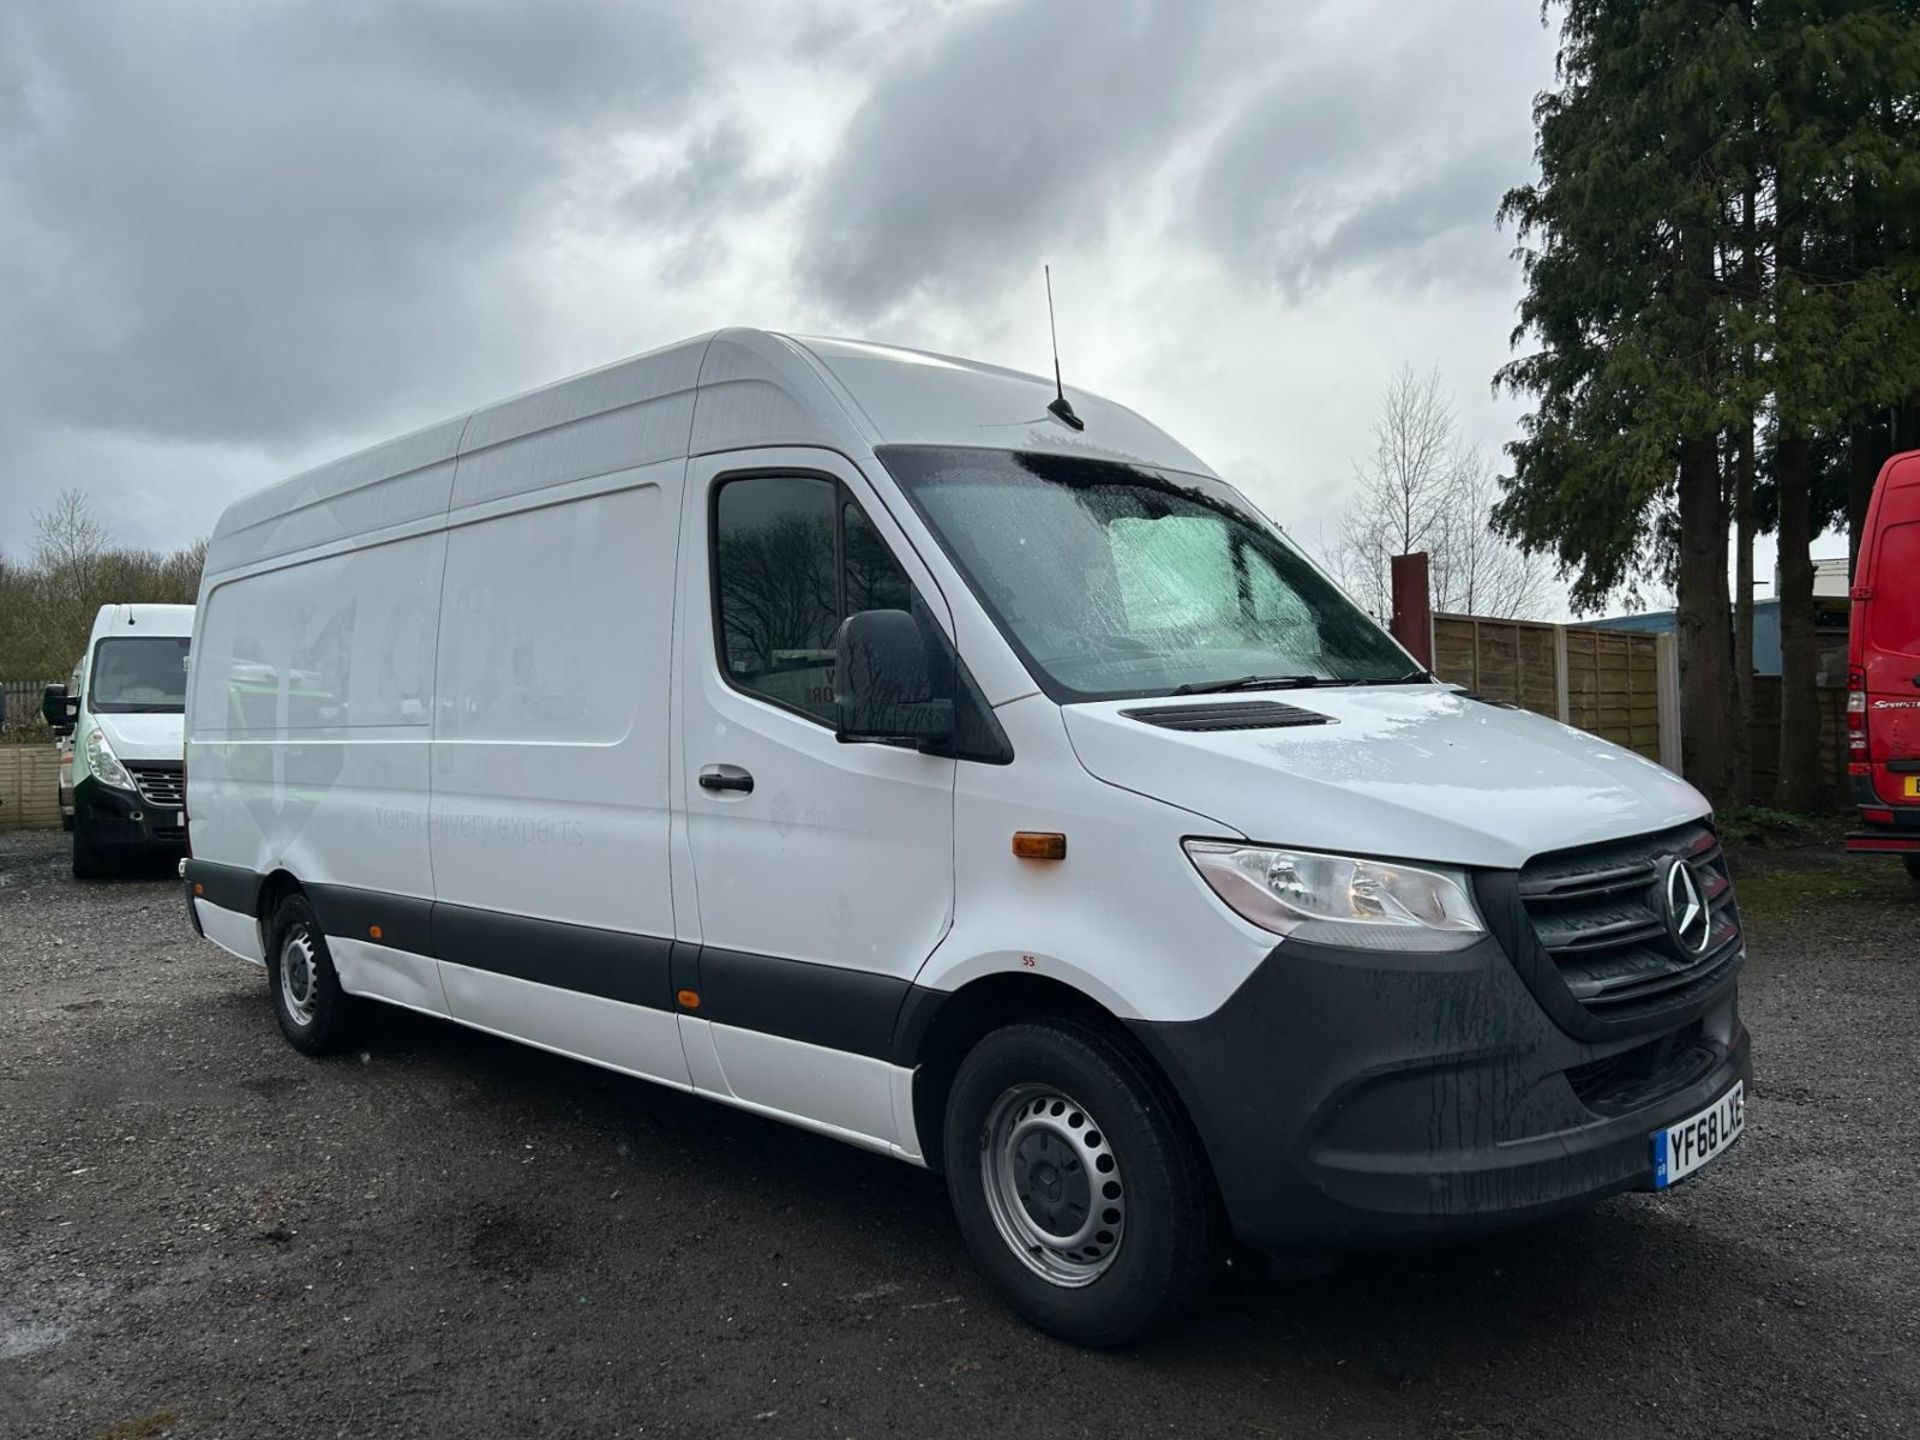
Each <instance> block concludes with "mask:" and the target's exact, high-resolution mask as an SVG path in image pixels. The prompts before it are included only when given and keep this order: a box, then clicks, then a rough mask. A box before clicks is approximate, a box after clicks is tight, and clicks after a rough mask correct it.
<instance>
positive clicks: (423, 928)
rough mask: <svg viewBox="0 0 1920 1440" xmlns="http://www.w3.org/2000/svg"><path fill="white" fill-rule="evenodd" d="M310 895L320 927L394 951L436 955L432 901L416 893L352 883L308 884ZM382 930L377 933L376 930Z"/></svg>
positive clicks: (346, 937)
mask: <svg viewBox="0 0 1920 1440" xmlns="http://www.w3.org/2000/svg"><path fill="white" fill-rule="evenodd" d="M305 889H306V892H307V898H308V899H309V900H311V901H312V902H313V913H314V914H315V915H317V916H318V917H319V918H320V928H321V929H322V930H324V931H325V932H326V933H327V934H329V935H338V936H341V937H342V938H344V939H348V940H367V941H371V942H372V943H373V944H375V945H385V946H387V947H388V948H389V949H393V950H410V951H412V952H413V953H414V954H415V955H432V954H433V953H434V949H433V910H434V904H433V901H431V900H422V899H420V898H419V897H418V896H414V895H388V894H384V893H382V892H381V891H378V890H361V889H358V888H357V887H355V886H351V885H308V886H306V887H305ZM375 930H378V931H379V932H380V933H379V934H378V935H375V934H374V933H373V932H374V931H375Z"/></svg>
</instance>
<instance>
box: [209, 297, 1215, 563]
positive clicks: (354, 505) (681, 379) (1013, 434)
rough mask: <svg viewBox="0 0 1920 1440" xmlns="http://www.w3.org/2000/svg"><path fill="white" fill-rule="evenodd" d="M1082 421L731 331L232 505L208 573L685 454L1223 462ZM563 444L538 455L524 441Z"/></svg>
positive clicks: (1094, 413)
mask: <svg viewBox="0 0 1920 1440" xmlns="http://www.w3.org/2000/svg"><path fill="white" fill-rule="evenodd" d="M1067 395H1068V398H1069V399H1070V400H1071V401H1072V402H1073V407H1074V410H1075V411H1076V412H1077V413H1078V414H1079V415H1080V417H1081V418H1082V419H1083V420H1084V421H1085V422H1086V428H1085V429H1084V430H1079V431H1076V430H1072V429H1070V428H1068V427H1067V426H1066V425H1065V424H1063V423H1061V422H1060V421H1058V420H1056V419H1054V418H1053V417H1052V416H1050V415H1049V414H1048V413H1047V409H1046V406H1047V402H1048V401H1049V400H1051V399H1052V398H1053V382H1052V381H1051V380H1048V379H1046V378H1044V377H1042V376H1039V375H1029V374H1025V373H1023V372H1021V371H1017V370H1008V369H1004V368H1002V367H1000V366H996V365H984V364H981V363H979V362H978V361H973V360H962V359H957V358H955V357H953V356H949V355H937V354H933V353H930V352H927V351H922V350H908V349H902V348H900V347H896V346H890V345H875V344H870V343H867V342H865V341H858V340H835V339H827V338H821V337H813V336H792V335H780V334H774V333H772V332H770V331H765V330H744V329H730V330H718V331H715V332H713V333H712V334H708V335H701V336H697V337H695V338H694V339H691V340H685V341H682V342H680V343H679V344H677V345H669V346H666V347H664V348H662V349H659V350H653V351H649V352H647V353H646V354H644V355H636V356H634V357H632V358H631V359H627V360H621V361H617V362H616V363H614V364H612V365H607V366H603V367H601V368H600V369H598V370H589V371H587V372H585V373H584V374H580V375H575V376H572V377H571V378H569V379H566V380H561V381H557V382H555V383H554V384H551V385H545V386H542V387H540V388H539V389H537V390H530V391H528V392H526V393H525V394H522V395H516V396H513V397H511V398H509V399H506V400H501V401H498V402H497V403H495V404H492V405H487V406H483V407H482V408H480V409H478V410H474V411H472V412H470V413H468V414H465V415H459V416H455V417H453V418H452V419H449V420H445V421H442V422H440V423H439V424H437V425H429V426H427V427H426V428H425V429H422V430H416V431H414V432H413V433H412V434H410V435H403V436H401V437H399V438H398V439H395V440H389V441H385V442H383V443H382V444H379V445H375V446H372V447H370V448H368V449H366V450H362V451H360V452H359V453H357V454H354V455H349V456H346V457H345V458H343V459H340V460H335V461H332V462H330V463H329V464H326V465H321V466H319V467H317V468H315V469H313V470H308V471H306V472H305V473H303V474H300V475H295V476H293V477H292V478H291V479H288V480H283V481H281V482H280V483H279V484H277V485H272V486H269V487H268V488H267V489H265V490H262V491H259V492H258V493H256V494H253V495H250V496H247V497H245V498H244V499H241V500H238V501H235V502H234V503H233V504H232V505H230V506H228V507H227V509H226V511H225V512H224V513H223V514H222V515H221V517H220V520H219V523H218V524H217V525H216V526H215V528H214V533H213V539H212V542H211V544H210V545H209V547H208V553H207V573H208V574H210V575H213V574H219V573H223V572H226V571H229V570H233V569H237V568H239V567H241V566H244V565H249V564H253V563H255V562H257V561H260V560H264V559H267V558H270V557H273V556H278V555H286V554H290V553H293V552H295V551H301V550H308V549H313V548H316V547H319V546H324V545H328V544H330V543H333V542H336V541H343V540H346V539H348V538H350V537H353V536H356V535H364V534H370V533H372V532H374V531H378V530H384V529H386V528H388V527H390V526H395V525H402V524H406V523H408V522H410V521H416V520H422V519H426V518H428V517H430V516H433V515H441V514H446V513H448V511H449V510H459V509H461V508H463V507H465V506H468V505H477V504H483V503H486V502H488V501H493V500H499V499H502V498H504V497H506V496H508V495H512V494H516V493H522V492H525V491H529V490H534V489H541V488H544V487H546V486H549V485H557V484H563V483H565V482H567V481H569V480H579V479H585V478H588V477H590V476H592V475H596V474H604V473H606V472H607V471H609V470H613V469H629V468H634V467H637V466H640V465H645V464H650V463H654V462H656V461H661V460H670V459H675V458H678V457H680V456H685V455H705V454H713V453H717V452H720V451H726V450H740V449H748V448H753V447H759V446H816V447H823V448H826V449H832V450H838V451H841V452H843V453H847V454H857V453H859V452H860V451H861V450H863V449H866V448H868V447H871V446H876V445H951V446H970V447H982V448H993V449H1005V450H1042V451H1056V452H1063V453H1069V454H1076V455H1083V456H1087V457H1089V458H1094V459H1109V460H1123V461H1132V462H1134V463H1138V464H1149V465H1156V466H1161V467H1163V468H1166V469H1171V470H1181V471H1187V472H1190V473H1198V474H1211V473H1212V472H1211V471H1209V470H1208V469H1207V467H1206V465H1205V464H1203V463H1202V462H1201V461H1200V460H1199V459H1198V458H1197V457H1196V456H1195V455H1194V454H1193V453H1192V452H1191V451H1189V450H1188V449H1186V447H1185V446H1183V445H1181V444H1180V443H1179V442H1178V441H1176V440H1174V439H1173V438H1172V437H1171V436H1169V435H1167V434H1166V433H1165V432H1164V431H1162V430H1160V429H1159V428H1158V427H1156V426H1154V425H1152V424H1151V423H1149V422H1148V421H1146V420H1144V419H1142V418H1141V417H1140V416H1139V415H1137V414H1135V413H1134V412H1133V411H1132V410H1129V409H1127V408H1126V407H1125V406H1123V405H1118V404H1115V403H1114V402H1113V401H1110V400H1105V399H1102V398H1101V397H1100V396H1098V395H1094V394H1091V393H1089V392H1087V391H1084V390H1079V389H1075V388H1073V387H1071V386H1070V387H1068V389H1067ZM559 431H565V432H566V433H565V435H564V436H563V437H562V436H558V435H555V436H554V438H555V439H556V440H558V441H559V443H557V444H551V445H548V446H546V447H544V448H543V450H542V452H541V461H540V463H539V464H538V465H537V466H533V467H530V466H529V465H528V463H527V462H526V452H525V451H524V450H520V451H519V453H518V454H516V449H517V446H518V442H523V441H529V440H531V439H533V438H534V437H535V436H537V435H542V434H550V433H552V432H559Z"/></svg>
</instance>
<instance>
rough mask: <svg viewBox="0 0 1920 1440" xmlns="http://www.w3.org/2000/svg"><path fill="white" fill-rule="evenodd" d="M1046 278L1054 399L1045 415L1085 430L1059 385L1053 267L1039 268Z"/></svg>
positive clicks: (1064, 389) (1058, 344)
mask: <svg viewBox="0 0 1920 1440" xmlns="http://www.w3.org/2000/svg"><path fill="white" fill-rule="evenodd" d="M1040 268H1041V269H1042V270H1043V271H1045V273H1046V277H1047V334H1048V335H1050V336H1052V337H1053V390H1054V398H1053V399H1052V400H1051V401H1049V402H1048V404H1047V413H1048V414H1049V415H1053V416H1055V417H1057V418H1058V419H1060V420H1062V421H1064V422H1065V423H1066V424H1068V425H1071V426H1072V427H1073V428H1074V429H1075V430H1084V429H1086V428H1087V422H1086V421H1084V420H1082V419H1081V418H1080V417H1079V416H1078V415H1076V414H1074V413H1073V406H1072V405H1070V404H1069V403H1068V402H1067V387H1066V386H1064V385H1062V384H1061V383H1060V332H1059V331H1058V330H1057V329H1055V328H1054V323H1053V267H1052V266H1051V265H1043V266H1041V267H1040Z"/></svg>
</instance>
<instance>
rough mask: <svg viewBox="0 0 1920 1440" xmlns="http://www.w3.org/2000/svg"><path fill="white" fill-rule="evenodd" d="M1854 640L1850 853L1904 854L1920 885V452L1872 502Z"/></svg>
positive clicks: (1906, 459)
mask: <svg viewBox="0 0 1920 1440" xmlns="http://www.w3.org/2000/svg"><path fill="white" fill-rule="evenodd" d="M1853 581H1854V583H1853V590H1852V598H1853V615H1852V623H1851V626H1850V629H1849V635H1848V640H1847V730H1848V735H1847V744H1848V754H1847V762H1848V763H1847V773H1848V774H1849V775H1851V776H1852V777H1853V794H1854V800H1855V802H1856V803H1857V804H1858V805H1859V806H1860V821H1861V828H1860V829H1858V830H1856V831H1854V832H1853V834H1851V835H1849V836H1847V849H1849V850H1855V851H1862V852H1865V853H1869V854H1881V855H1888V854H1894V855H1899V856H1901V857H1902V858H1903V859H1904V860H1905V861H1906V865H1907V873H1908V874H1909V875H1911V876H1913V877H1914V878H1915V879H1916V880H1920V450H1910V451H1908V452H1907V453H1906V454H1904V455H1895V456H1894V457H1893V458H1892V459H1890V460H1888V461H1887V463H1886V466H1885V468H1884V469H1882V470H1881V472H1880V478H1879V480H1878V481H1876V482H1875V484H1874V488H1873V501H1872V503H1871V504H1869V505H1868V506H1867V527H1866V533H1865V534H1864V535H1862V536H1861V539H1860V558H1859V560H1858V561H1857V562H1856V565H1855V569H1854V577H1853Z"/></svg>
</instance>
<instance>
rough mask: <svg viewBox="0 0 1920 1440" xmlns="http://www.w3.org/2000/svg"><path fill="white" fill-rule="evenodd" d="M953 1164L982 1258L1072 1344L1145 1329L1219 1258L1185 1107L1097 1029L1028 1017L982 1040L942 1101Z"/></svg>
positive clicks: (1180, 1307)
mask: <svg viewBox="0 0 1920 1440" xmlns="http://www.w3.org/2000/svg"><path fill="white" fill-rule="evenodd" d="M946 1159H947V1188H948V1192H949V1194H950V1195H951V1197H952V1200H953V1208H954V1214H955V1216H956V1218H957V1219H958V1221H959V1224H960V1231H961V1234H962V1235H963V1236H964V1237H965V1239H966V1242H967V1247H968V1249H969V1250H971V1251H972V1252H973V1257H974V1260H975V1261H976V1262H977V1263H978V1264H979V1265H980V1267H981V1268H982V1269H983V1270H985V1271H986V1273H987V1274H988V1275H989V1276H990V1277H991V1278H992V1280H993V1281H994V1283H995V1284H996V1285H997V1286H998V1287H999V1288H1000V1290H1001V1292H1002V1293H1003V1294H1004V1295H1005V1296H1006V1298H1007V1300H1008V1301H1009V1302H1010V1303H1011V1304H1012V1305H1013V1308H1014V1309H1015V1310H1017V1311H1019V1313H1020V1314H1021V1315H1023V1316H1024V1317H1026V1319H1028V1320H1029V1321H1031V1322H1032V1323H1033V1324H1035V1325H1037V1326H1039V1327H1040V1328H1041V1329H1042V1330H1045V1331H1047V1332H1049V1333H1050V1334H1053V1335H1057V1336H1059V1337H1060V1338H1061V1339H1063V1340H1071V1341H1075V1342H1077V1343H1079V1344H1083V1345H1125V1344H1128V1343H1130V1342H1132V1341H1135V1340H1138V1339H1141V1338H1143V1337H1144V1336H1146V1335H1149V1334H1151V1333H1153V1332H1154V1331H1156V1330H1159V1329H1161V1328H1163V1327H1164V1326H1166V1325H1168V1324H1170V1323H1171V1322H1172V1321H1174V1320H1175V1319H1177V1318H1178V1317H1179V1316H1180V1315H1181V1314H1182V1313H1183V1312H1184V1311H1185V1310H1186V1309H1187V1308H1188V1306H1190V1305H1191V1304H1192V1303H1193V1301H1194V1299H1195V1298H1196V1297H1197V1296H1198V1295H1199V1294H1200V1292H1201V1291H1202V1289H1203V1288H1204V1287H1205V1286H1206V1284H1207V1282H1208V1281H1209V1280H1210V1279H1211V1278H1212V1276H1213V1274H1214V1272H1215V1269H1216V1267H1217V1265H1218V1260H1219V1253H1220V1241H1219V1232H1220V1226H1219V1223H1218V1219H1217V1207H1216V1204H1215V1199H1214V1194H1213V1187H1212V1184H1211V1182H1210V1180H1209V1178H1208V1172H1207V1166H1206V1162H1205V1160H1204V1158H1203V1157H1202V1156H1201V1154H1200V1152H1199V1146H1198V1144H1197V1143H1196V1142H1195V1140H1194V1138H1193V1136H1192V1133H1191V1130H1190V1128H1189V1127H1188V1125H1187V1122H1186V1118H1185V1117H1184V1116H1183V1115H1182V1114H1181V1113H1180V1112H1179V1110H1178V1108H1177V1107H1176V1106H1175V1105H1174V1103H1173V1101H1172V1098H1171V1096H1170V1095H1168V1094H1167V1092H1166V1087H1165V1085H1164V1083H1163V1082H1162V1081H1161V1080H1160V1079H1159V1077H1158V1076H1157V1075H1156V1074H1154V1073H1153V1072H1152V1071H1151V1070H1150V1069H1149V1068H1148V1067H1147V1066H1146V1065H1145V1064H1144V1063H1143V1062H1142V1061H1141V1060H1140V1059H1139V1058H1138V1057H1136V1056H1135V1055H1134V1054H1132V1053H1131V1052H1130V1051H1129V1050H1128V1049H1127V1048H1126V1047H1124V1046H1123V1045H1121V1044H1119V1043H1117V1042H1116V1041H1115V1040H1114V1039H1113V1038H1112V1037H1110V1036H1108V1035H1106V1034H1104V1033H1102V1032H1101V1031H1100V1030H1098V1029H1095V1028H1093V1027H1090V1026H1086V1025H1081V1024H1076V1023H1073V1022H1069V1021H1059V1020H1044V1021H1034V1022H1027V1023H1021V1024H1017V1025H1010V1026H1007V1027H1006V1028H1004V1029H1001V1030H996V1031H994V1032H993V1033H992V1034H990V1035H988V1036H987V1037H986V1038H985V1039H983V1040H981V1041H980V1043H979V1044H977V1045H976V1046H974V1048H973V1050H972V1052H971V1053H970V1054H968V1056H967V1058H966V1059H965V1060H964V1061H962V1062H961V1065H960V1070H959V1073H958V1074H957V1075H956V1076H955V1078H954V1084H953V1091H952V1094H951V1096H950V1098H949V1100H948V1105H947V1133H946Z"/></svg>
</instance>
